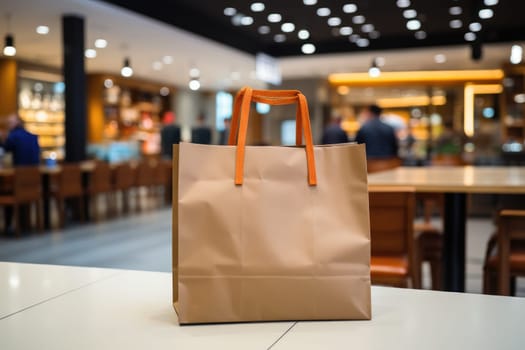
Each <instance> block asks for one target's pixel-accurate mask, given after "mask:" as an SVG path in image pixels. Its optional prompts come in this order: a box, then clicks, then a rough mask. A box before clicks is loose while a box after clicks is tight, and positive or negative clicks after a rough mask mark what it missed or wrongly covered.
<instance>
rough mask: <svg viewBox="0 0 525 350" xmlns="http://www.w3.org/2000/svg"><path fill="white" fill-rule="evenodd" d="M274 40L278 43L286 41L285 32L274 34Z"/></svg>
mask: <svg viewBox="0 0 525 350" xmlns="http://www.w3.org/2000/svg"><path fill="white" fill-rule="evenodd" d="M273 40H274V41H275V42H276V43H282V42H285V41H286V35H284V34H276V35H274V37H273Z"/></svg>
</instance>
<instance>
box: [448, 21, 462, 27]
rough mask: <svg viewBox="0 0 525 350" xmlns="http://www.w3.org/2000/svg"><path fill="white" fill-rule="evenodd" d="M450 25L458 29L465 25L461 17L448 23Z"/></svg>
mask: <svg viewBox="0 0 525 350" xmlns="http://www.w3.org/2000/svg"><path fill="white" fill-rule="evenodd" d="M448 25H449V26H450V28H453V29H458V28H461V27H462V26H463V22H461V20H460V19H453V20H452V21H450V22H449V23H448Z"/></svg>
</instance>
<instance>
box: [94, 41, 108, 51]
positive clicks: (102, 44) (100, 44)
mask: <svg viewBox="0 0 525 350" xmlns="http://www.w3.org/2000/svg"><path fill="white" fill-rule="evenodd" d="M107 46H108V41H107V40H106V39H97V40H95V47H96V48H97V49H104V48H106V47H107Z"/></svg>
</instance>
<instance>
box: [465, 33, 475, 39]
mask: <svg viewBox="0 0 525 350" xmlns="http://www.w3.org/2000/svg"><path fill="white" fill-rule="evenodd" d="M465 40H466V41H474V40H476V34H474V33H472V32H468V33H465Z"/></svg>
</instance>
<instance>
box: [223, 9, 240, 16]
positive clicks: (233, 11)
mask: <svg viewBox="0 0 525 350" xmlns="http://www.w3.org/2000/svg"><path fill="white" fill-rule="evenodd" d="M236 14H237V10H236V9H234V8H233V7H226V8H225V9H224V15H225V16H235V15H236Z"/></svg>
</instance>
